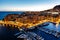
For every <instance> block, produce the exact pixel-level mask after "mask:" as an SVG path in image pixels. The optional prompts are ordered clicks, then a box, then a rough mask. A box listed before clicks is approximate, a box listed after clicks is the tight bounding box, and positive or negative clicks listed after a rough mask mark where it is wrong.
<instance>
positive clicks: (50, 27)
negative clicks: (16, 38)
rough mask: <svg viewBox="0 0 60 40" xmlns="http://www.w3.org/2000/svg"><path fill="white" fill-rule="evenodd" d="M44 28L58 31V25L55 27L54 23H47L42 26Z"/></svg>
mask: <svg viewBox="0 0 60 40" xmlns="http://www.w3.org/2000/svg"><path fill="white" fill-rule="evenodd" d="M44 28H47V29H50V30H54V31H58V32H60V25H58V26H57V27H56V25H54V24H53V23H49V25H48V26H44Z"/></svg>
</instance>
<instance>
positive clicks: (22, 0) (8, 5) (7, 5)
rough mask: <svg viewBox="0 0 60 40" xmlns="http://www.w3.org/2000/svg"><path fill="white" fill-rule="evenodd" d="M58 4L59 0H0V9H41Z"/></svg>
mask: <svg viewBox="0 0 60 40" xmlns="http://www.w3.org/2000/svg"><path fill="white" fill-rule="evenodd" d="M59 4H60V0H0V11H42V10H47V9H51V8H53V7H54V6H56V5H59Z"/></svg>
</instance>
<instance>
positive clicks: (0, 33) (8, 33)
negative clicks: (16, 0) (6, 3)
mask: <svg viewBox="0 0 60 40" xmlns="http://www.w3.org/2000/svg"><path fill="white" fill-rule="evenodd" d="M21 13H23V12H7V11H6V12H3V11H2V12H0V20H2V19H3V18H4V17H5V16H6V15H8V14H21ZM43 28H47V29H50V30H55V31H59V32H60V25H59V26H58V28H56V26H55V25H53V24H52V23H49V25H48V26H43ZM19 32H20V31H19V30H18V28H7V27H4V26H0V40H18V39H17V37H16V36H15V35H14V34H16V33H19ZM30 32H34V33H36V34H37V35H39V36H42V37H43V38H44V40H60V37H59V38H57V37H55V36H53V35H51V34H48V33H45V32H43V31H41V30H39V29H37V28H35V29H34V30H31V31H30Z"/></svg>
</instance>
